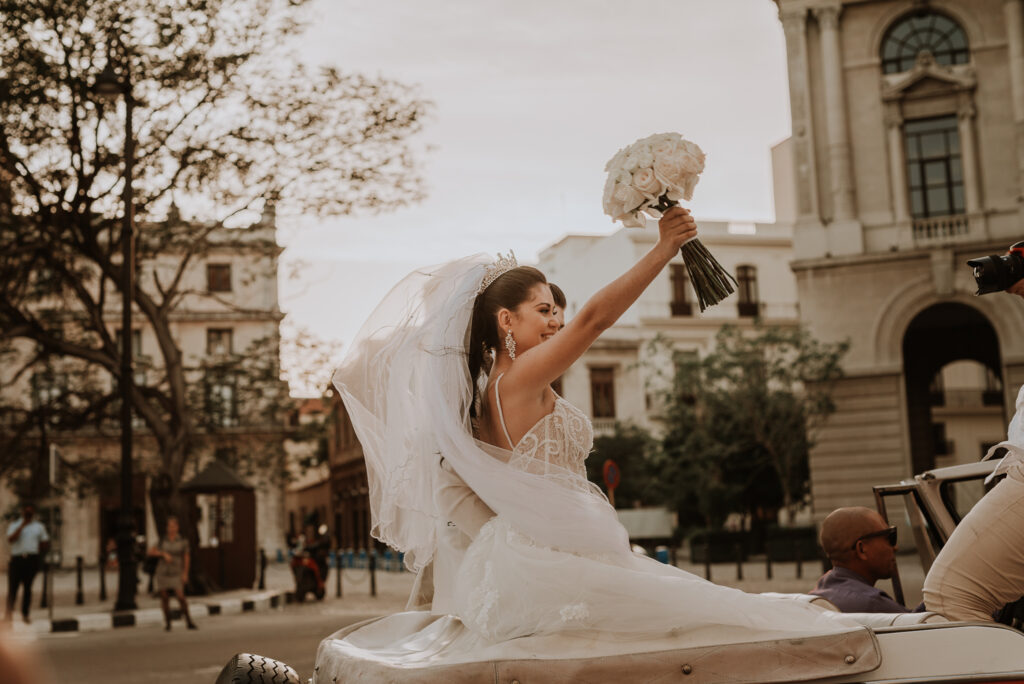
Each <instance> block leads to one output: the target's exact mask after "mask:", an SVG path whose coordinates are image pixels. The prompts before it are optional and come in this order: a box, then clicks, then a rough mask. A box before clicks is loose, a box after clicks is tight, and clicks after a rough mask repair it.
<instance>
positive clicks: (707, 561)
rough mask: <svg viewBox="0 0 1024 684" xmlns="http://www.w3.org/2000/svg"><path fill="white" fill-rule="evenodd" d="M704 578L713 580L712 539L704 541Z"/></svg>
mask: <svg viewBox="0 0 1024 684" xmlns="http://www.w3.org/2000/svg"><path fill="white" fill-rule="evenodd" d="M704 579H706V580H707V581H709V582H710V581H711V540H708V541H705V542H704Z"/></svg>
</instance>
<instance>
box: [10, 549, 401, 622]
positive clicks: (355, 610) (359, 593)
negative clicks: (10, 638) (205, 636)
mask: <svg viewBox="0 0 1024 684" xmlns="http://www.w3.org/2000/svg"><path fill="white" fill-rule="evenodd" d="M52 577H53V594H52V595H53V601H52V609H51V608H50V607H49V606H48V607H46V608H40V607H39V606H40V601H41V599H42V590H43V577H42V575H41V574H40V575H37V576H36V580H35V582H34V583H33V586H32V610H31V613H30V617H31V622H30V623H28V624H26V623H25V622H24V621H23V620H22V618H21V614H20V612H18V611H19V610H20V605H21V596H18V603H17V604H16V605H15V613H14V617H13V620H12V628H13V630H14V632H15V633H16V634H18V633H21V634H29V633H34V634H47V633H51V632H74V631H96V630H105V629H114V628H123V627H140V626H145V625H155V626H162V625H163V623H164V618H163V612H162V611H161V609H160V599H159V598H158V597H155V596H150V595H149V594H147V593H146V588H147V585H148V582H149V577H148V576H147V575H145V574H144V573H141V572H140V574H139V577H140V581H139V585H138V586H139V590H138V594H137V595H136V597H135V603H136V605H137V606H138V607H137V608H136V609H135V610H132V611H121V612H117V613H115V612H114V610H113V608H114V603H115V601H116V599H117V579H118V578H117V572H116V571H113V570H111V571H108V572H107V573H106V576H105V579H106V588H107V600H106V601H101V600H100V578H99V570H98V569H97V568H95V567H92V568H86V569H85V570H84V571H83V573H82V603H81V604H77V603H76V598H77V594H78V588H77V579H76V573H75V571H74V570H59V571H57V572H56V573H54V575H53V576H52ZM265 579H266V582H265V585H266V588H265V589H263V590H259V589H236V590H233V591H225V592H218V593H215V594H208V595H205V596H189V597H187V598H188V604H189V613H190V614H191V616H192V618H193V619H194V620H195V621H196V622H197V623H199V624H200V626H201V625H202V622H203V621H204V620H206V619H208V618H211V617H214V616H217V615H233V614H238V613H244V612H250V611H264V610H271V609H277V608H281V607H283V606H284V605H285V604H286V603H291V602H292V601H293V599H294V596H293V595H292V592H293V591H294V589H295V582H294V580H293V579H292V573H291V570H290V569H289V567H288V564H287V563H276V562H271V563H268V564H267V573H266V578H265ZM369 579H370V578H369V571H367V570H361V569H348V568H346V569H345V570H344V572H343V575H342V593H343V595H342V598H337V596H336V590H337V575H336V570H335V569H334V568H331V570H330V571H329V573H328V576H327V586H326V589H327V593H326V596H325V597H324V602H331V603H335V604H337V605H336V606H334V607H335V608H339V607H340V608H341V609H342V610H343V611H344V612H350V611H351V612H352V614H354V615H365V614H368V613H380V614H382V615H383V614H387V613H393V612H396V611H400V610H402V609H403V608H404V607H405V602H406V600H407V599H408V596H409V592H410V591H411V589H412V584H413V581H414V580H415V576H414V575H413V574H412V573H409V572H384V571H378V572H377V573H376V579H377V596H376V597H371V596H370V582H369ZM0 591H3V593H4V596H5V598H6V592H7V575H6V573H0ZM306 600H307V601H311V600H313V599H312V597H309V596H307V599H306ZM177 605H178V602H177V599H174V598H172V599H171V608H172V617H173V619H174V620H175V621H176V622H178V623H179V624H181V622H180V615H179V614H178V611H177ZM51 616H52V617H51ZM175 627H177V625H175Z"/></svg>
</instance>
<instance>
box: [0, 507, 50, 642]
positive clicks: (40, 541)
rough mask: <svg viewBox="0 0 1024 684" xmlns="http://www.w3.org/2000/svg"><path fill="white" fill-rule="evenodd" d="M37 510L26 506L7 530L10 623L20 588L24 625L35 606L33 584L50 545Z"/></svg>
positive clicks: (8, 613) (6, 615)
mask: <svg viewBox="0 0 1024 684" xmlns="http://www.w3.org/2000/svg"><path fill="white" fill-rule="evenodd" d="M35 513H36V510H35V507H34V506H33V505H32V504H30V503H26V504H25V505H24V506H23V507H22V509H21V517H20V518H18V519H17V520H15V521H14V522H12V523H11V524H10V525H9V526H8V527H7V541H8V543H10V545H11V562H10V564H9V565H8V566H7V610H6V612H5V613H4V619H5V620H10V619H11V613H12V612H13V611H14V602H15V600H17V597H18V588H19V587H22V594H21V614H22V616H23V617H24V618H25V622H28V621H29V617H28V613H29V609H30V608H31V607H32V582H33V581H34V580H35V578H36V573H37V572H38V571H39V565H40V561H41V559H42V553H43V552H44V551H46V549H47V547H48V546H49V543H50V537H49V535H48V534H46V528H45V527H44V526H43V524H42V523H41V522H39V521H38V520H36V519H35Z"/></svg>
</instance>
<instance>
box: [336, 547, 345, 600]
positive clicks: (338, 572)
mask: <svg viewBox="0 0 1024 684" xmlns="http://www.w3.org/2000/svg"><path fill="white" fill-rule="evenodd" d="M341 560H342V559H341V554H340V553H339V554H338V555H337V557H336V558H335V563H334V595H335V596H337V597H338V598H341V573H342V572H343V570H342V569H341Z"/></svg>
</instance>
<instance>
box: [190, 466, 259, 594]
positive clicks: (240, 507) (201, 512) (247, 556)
mask: <svg viewBox="0 0 1024 684" xmlns="http://www.w3.org/2000/svg"><path fill="white" fill-rule="evenodd" d="M181 492H182V493H183V494H184V495H185V497H186V500H187V501H188V506H189V510H190V511H191V515H190V516H189V517H190V518H191V520H193V521H194V522H195V525H194V527H193V528H192V529H191V530H190V534H189V541H190V542H191V544H192V548H193V549H194V551H193V555H192V563H193V564H194V565H195V573H193V577H194V578H195V580H196V581H197V582H198V583H199V584H200V588H201V590H202V589H206V590H207V591H211V590H212V591H216V590H228V589H248V588H251V587H252V586H253V585H254V584H255V582H256V493H255V491H254V489H253V487H252V486H251V485H250V484H248V483H247V482H246V481H245V480H243V479H242V478H241V477H240V476H239V475H238V474H237V473H236V472H235V471H233V470H232V469H231V468H229V467H228V466H227V465H226V464H225V463H224V462H223V461H219V460H214V461H211V462H210V464H209V465H208V466H206V468H204V469H203V470H202V471H201V472H200V473H199V474H198V475H196V476H195V477H194V478H192V479H191V480H189V481H188V482H186V483H185V484H183V485H182V486H181Z"/></svg>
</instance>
